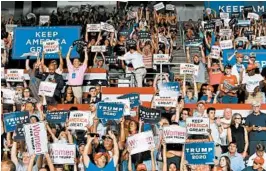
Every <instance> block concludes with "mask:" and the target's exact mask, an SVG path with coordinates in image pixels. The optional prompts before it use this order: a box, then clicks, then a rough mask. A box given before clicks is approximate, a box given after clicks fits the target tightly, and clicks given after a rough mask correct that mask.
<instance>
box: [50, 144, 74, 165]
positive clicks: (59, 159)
mask: <svg viewBox="0 0 266 171" xmlns="http://www.w3.org/2000/svg"><path fill="white" fill-rule="evenodd" d="M49 154H50V157H51V160H52V162H53V164H70V165H73V164H74V160H75V157H76V145H75V144H62V143H53V144H50V145H49Z"/></svg>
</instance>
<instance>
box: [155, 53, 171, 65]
mask: <svg viewBox="0 0 266 171" xmlns="http://www.w3.org/2000/svg"><path fill="white" fill-rule="evenodd" d="M169 60H170V56H169V54H153V64H161V63H167V62H169Z"/></svg>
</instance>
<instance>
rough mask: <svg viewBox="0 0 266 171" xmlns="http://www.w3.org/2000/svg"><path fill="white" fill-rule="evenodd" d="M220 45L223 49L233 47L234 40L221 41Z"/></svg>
mask: <svg viewBox="0 0 266 171" xmlns="http://www.w3.org/2000/svg"><path fill="white" fill-rule="evenodd" d="M220 47H221V49H222V50H224V49H232V48H233V42H232V40H223V41H220Z"/></svg>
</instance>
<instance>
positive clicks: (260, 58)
mask: <svg viewBox="0 0 266 171" xmlns="http://www.w3.org/2000/svg"><path fill="white" fill-rule="evenodd" d="M234 52H235V50H233V49H226V50H223V63H224V65H226V64H230V65H234V64H235V63H236V58H235V56H234V57H233V58H232V59H231V60H228V59H229V58H230V56H232V55H233V54H234ZM252 52H254V53H255V54H256V62H258V63H259V64H260V66H261V67H264V66H266V58H265V56H266V50H237V53H241V54H243V55H244V60H243V62H244V64H245V63H246V64H247V63H248V58H249V55H250V53H252Z"/></svg>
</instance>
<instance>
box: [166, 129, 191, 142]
mask: <svg viewBox="0 0 266 171" xmlns="http://www.w3.org/2000/svg"><path fill="white" fill-rule="evenodd" d="M186 137H187V130H186V128H184V127H181V126H178V125H169V126H164V127H163V138H164V140H165V142H166V144H169V143H171V144H172V143H173V144H177V143H180V144H184V143H185V142H186Z"/></svg>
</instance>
